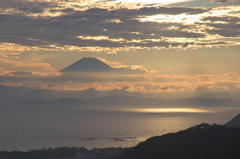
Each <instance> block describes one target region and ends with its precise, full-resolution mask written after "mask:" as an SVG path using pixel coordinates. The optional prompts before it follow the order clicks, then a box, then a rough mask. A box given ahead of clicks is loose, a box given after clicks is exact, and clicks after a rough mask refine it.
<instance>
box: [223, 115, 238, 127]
mask: <svg viewBox="0 0 240 159" xmlns="http://www.w3.org/2000/svg"><path fill="white" fill-rule="evenodd" d="M225 125H226V126H230V127H239V126H240V114H238V115H237V116H235V117H234V118H233V119H231V120H230V121H229V122H227V123H226V124H225Z"/></svg>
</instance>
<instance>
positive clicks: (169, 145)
mask: <svg viewBox="0 0 240 159" xmlns="http://www.w3.org/2000/svg"><path fill="white" fill-rule="evenodd" d="M239 158H240V127H237V128H231V127H226V126H221V125H209V124H200V125H197V126H194V127H191V128H189V129H186V130H183V131H180V132H177V133H171V134H166V135H162V136H156V137H152V138H150V139H148V140H146V141H145V142H142V143H140V144H138V145H137V146H135V147H133V148H130V149H128V150H126V151H124V152H123V153H122V154H121V155H120V156H118V157H117V158H115V159H239Z"/></svg>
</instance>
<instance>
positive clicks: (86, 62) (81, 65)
mask: <svg viewBox="0 0 240 159" xmlns="http://www.w3.org/2000/svg"><path fill="white" fill-rule="evenodd" d="M113 70H114V68H112V67H111V66H109V65H107V64H105V63H104V62H102V61H100V60H98V59H96V58H93V57H84V58H82V59H80V60H78V61H77V62H75V63H73V64H71V65H69V66H67V67H66V68H64V69H62V70H61V71H59V72H64V73H67V72H106V71H107V72H108V71H113Z"/></svg>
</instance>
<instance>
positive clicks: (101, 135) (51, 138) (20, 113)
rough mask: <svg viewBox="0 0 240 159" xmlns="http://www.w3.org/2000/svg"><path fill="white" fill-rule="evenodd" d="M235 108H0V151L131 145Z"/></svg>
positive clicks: (227, 115)
mask: <svg viewBox="0 0 240 159" xmlns="http://www.w3.org/2000/svg"><path fill="white" fill-rule="evenodd" d="M204 109H206V108H204ZM239 113H240V109H239V108H233V109H230V108H225V109H224V108H211V111H210V112H207V113H206V112H201V113H184V112H181V113H180V112H138V111H134V110H131V111H119V110H80V109H76V107H74V108H72V107H71V108H70V109H66V108H50V107H47V106H46V107H41V108H39V107H33V108H29V107H0V150H8V151H11V150H24V151H25V150H30V149H39V148H43V147H45V148H48V147H52V148H54V147H62V146H70V147H72V146H74V147H82V146H84V147H86V148H89V149H91V148H93V147H96V148H104V147H131V146H135V145H136V144H138V143H139V142H141V141H144V140H146V139H147V138H149V137H152V136H157V135H162V134H166V133H170V132H177V131H180V130H183V129H186V128H189V127H191V126H194V125H197V124H200V123H210V124H213V123H216V124H225V123H226V122H227V121H229V120H230V119H231V118H233V117H234V116H236V115H237V114H239Z"/></svg>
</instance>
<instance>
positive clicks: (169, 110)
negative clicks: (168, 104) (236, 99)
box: [121, 108, 212, 113]
mask: <svg viewBox="0 0 240 159" xmlns="http://www.w3.org/2000/svg"><path fill="white" fill-rule="evenodd" d="M121 111H127V112H138V113H210V112H212V111H210V110H205V109H196V108H140V109H121Z"/></svg>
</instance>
